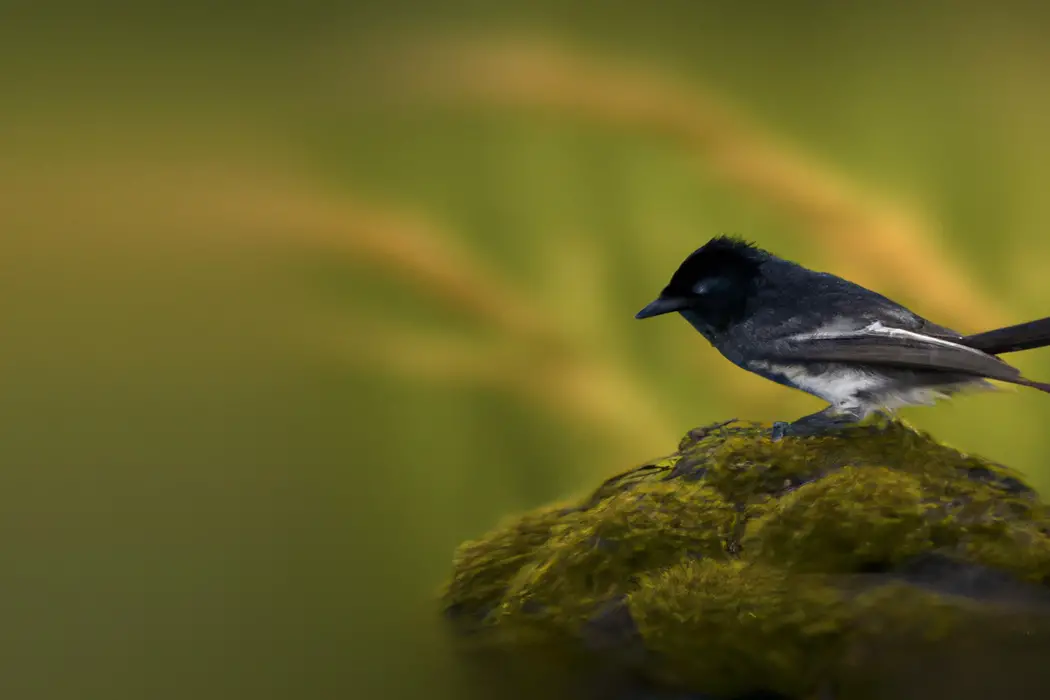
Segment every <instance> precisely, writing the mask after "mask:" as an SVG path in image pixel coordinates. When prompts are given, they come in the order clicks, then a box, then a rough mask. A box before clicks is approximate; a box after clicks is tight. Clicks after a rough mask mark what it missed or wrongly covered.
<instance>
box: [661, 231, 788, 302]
mask: <svg viewBox="0 0 1050 700" xmlns="http://www.w3.org/2000/svg"><path fill="white" fill-rule="evenodd" d="M769 257H770V255H769V253H767V252H765V251H763V250H761V249H760V248H758V247H757V246H755V245H754V244H753V243H750V242H748V241H746V240H744V239H742V238H737V237H734V236H718V237H716V238H712V239H711V240H710V241H708V242H707V243H705V244H704V245H703V246H701V247H700V248H698V249H697V250H695V251H694V252H693V253H692V254H691V255H690V256H689V257H688V258H686V259H685V260H684V261H683V262H682V264H681V265H679V267H678V270H676V271H675V273H674V275H673V276H672V277H671V281H670V283H669V284H668V285H667V289H666V290H665V293H669V294H687V293H689V291H690V290H691V289H692V288H693V286H694V285H695V284H696V283H697V282H700V281H701V280H706V279H712V278H719V277H721V278H727V279H730V280H734V281H736V282H744V281H747V280H750V279H752V278H754V277H755V276H757V275H758V267H759V265H761V264H762V263H763V262H764V261H765V260H768V259H769Z"/></svg>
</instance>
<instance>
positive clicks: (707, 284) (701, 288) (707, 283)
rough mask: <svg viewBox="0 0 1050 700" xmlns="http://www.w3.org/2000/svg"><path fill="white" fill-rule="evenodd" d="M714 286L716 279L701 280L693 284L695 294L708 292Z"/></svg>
mask: <svg viewBox="0 0 1050 700" xmlns="http://www.w3.org/2000/svg"><path fill="white" fill-rule="evenodd" d="M713 286H714V280H711V279H706V280H700V281H699V282H697V283H696V284H694V285H693V294H706V293H707V292H709V291H711V288H712V287H713Z"/></svg>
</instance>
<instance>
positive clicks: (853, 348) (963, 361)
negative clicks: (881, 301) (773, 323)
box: [757, 323, 1021, 382]
mask: <svg viewBox="0 0 1050 700" xmlns="http://www.w3.org/2000/svg"><path fill="white" fill-rule="evenodd" d="M757 354H758V355H759V356H760V357H759V359H763V360H767V361H773V362H845V363H856V364H871V365H888V366H897V367H910V368H913V369H927V370H936V371H941V372H960V373H963V374H971V375H974V376H978V377H987V378H989V379H998V380H1000V381H1005V382H1016V381H1017V380H1018V379H1020V378H1021V372H1020V370H1018V369H1017V368H1015V367H1011V366H1010V365H1008V364H1006V363H1005V362H1003V361H1002V360H1000V359H998V358H997V357H993V356H992V355H988V354H986V353H984V352H981V351H980V350H976V349H974V348H969V347H966V346H965V345H960V344H959V343H958V342H954V341H950V340H946V339H944V338H939V337H936V336H929V335H924V334H922V333H918V332H915V331H908V330H903V329H900V328H890V327H888V326H883V325H882V324H881V323H873V324H871V325H870V326H868V327H866V328H862V329H860V330H850V331H841V332H821V333H809V334H801V335H795V336H789V337H787V338H781V339H779V340H777V341H775V342H772V343H770V344H769V345H768V346H767V347H766V348H764V349H763V350H760V351H759V352H758V353H757Z"/></svg>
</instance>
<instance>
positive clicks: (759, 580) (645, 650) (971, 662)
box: [443, 422, 1050, 700]
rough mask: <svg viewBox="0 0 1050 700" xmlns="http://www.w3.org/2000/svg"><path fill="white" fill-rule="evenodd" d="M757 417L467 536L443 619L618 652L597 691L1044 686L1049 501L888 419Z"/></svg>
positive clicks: (858, 694)
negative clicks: (788, 427) (813, 425)
mask: <svg viewBox="0 0 1050 700" xmlns="http://www.w3.org/2000/svg"><path fill="white" fill-rule="evenodd" d="M768 435H769V432H768V427H767V426H761V425H757V424H742V423H736V422H734V423H731V424H721V425H715V426H709V427H707V428H701V429H697V430H694V431H692V432H691V433H690V434H689V435H688V436H687V437H686V438H685V439H684V440H683V441H682V442H681V444H680V445H679V446H678V450H677V452H676V453H675V454H674V455H672V456H670V457H668V458H664V459H661V460H659V461H656V462H653V463H651V464H646V465H643V466H640V467H638V468H636V469H632V470H630V471H629V472H626V473H624V474H620V475H618V476H616V477H613V478H612V479H609V480H608V481H606V482H605V483H603V484H601V485H600V486H599V487H598V488H597V489H596V490H595V491H594V493H592V494H590V495H588V496H587V497H586V498H582V499H580V500H579V501H578V502H575V503H569V504H562V505H558V506H552V507H548V508H543V509H540V510H538V511H535V512H533V513H529V514H526V515H524V516H522V517H519V518H517V519H515V520H513V521H511V522H509V523H507V524H505V525H503V526H502V527H499V528H497V529H496V530H495V531H493V532H492V533H490V534H488V535H487V536H485V537H483V538H482V539H479V540H477V541H473V542H467V543H465V544H463V545H462V546H461V547H460V548H459V550H458V551H457V553H456V557H455V565H454V573H453V576H452V579H451V581H450V582H449V583H448V585H447V587H446V589H445V591H444V596H443V602H444V607H445V611H446V614H447V617H448V618H449V619H450V621H451V622H452V623H453V626H454V629H456V630H457V631H458V632H459V633H460V634H462V635H464V637H466V638H469V639H470V640H471V641H472V643H473V645H472V646H473V648H475V649H477V648H485V649H487V650H489V651H491V650H493V649H498V650H502V651H504V652H506V653H507V655H509V656H513V657H514V658H515V659H516V660H518V661H521V660H523V659H527V660H528V662H529V663H536V664H540V663H552V662H553V663H558V662H559V661H560V662H562V663H565V664H566V665H567V666H568V665H572V666H574V667H579V666H580V665H581V664H583V665H585V666H586V667H587V668H588V669H594V670H589V671H588V672H589V673H594V674H597V675H598V676H600V675H601V674H603V673H609V672H611V670H615V674H616V677H617V678H618V679H620V680H619V681H618V682H616V683H614V684H612V685H613V687H615V688H617V689H618V691H619V695H617V693H613V692H610V691H608V690H605V691H602V693H600V694H597V695H596V696H598V695H600V696H601V697H643V696H644V697H658V695H654V694H652V693H654V692H656V691H654V690H651V689H657V691H664V692H667V693H678V694H677V695H673V696H672V695H668V696H667V697H691V698H701V697H702V698H743V697H759V696H762V697H766V696H768V697H783V698H798V699H802V698H811V697H812V698H821V700H824V699H825V698H827V699H830V698H846V699H848V698H861V699H867V698H890V697H893V698H898V697H942V696H943V697H949V696H950V697H957V698H970V697H973V698H977V697H981V698H984V697H988V698H993V697H1000V696H1001V697H1007V695H1004V694H1002V692H1001V691H1003V690H1004V689H1005V688H1006V687H1007V686H1008V685H1009V684H1010V683H1015V684H1019V685H1018V687H1023V688H1024V691H1025V692H1028V691H1032V692H1033V693H1035V694H1029V695H1023V694H1022V695H1017V694H1016V693H1017V692H1019V691H1017V690H1015V691H1013V692H1014V693H1015V694H1014V695H1011V696H1010V697H1025V698H1028V697H1032V698H1035V697H1050V671H1045V670H1042V667H1043V666H1047V665H1048V664H1045V663H1042V662H1040V661H1039V660H1040V659H1043V658H1050V656H1047V655H1048V654H1050V586H1048V585H1047V584H1048V582H1050V510H1048V509H1047V507H1046V506H1044V505H1043V504H1042V503H1041V502H1040V500H1039V499H1038V497H1037V495H1036V494H1035V492H1034V491H1033V490H1032V489H1031V488H1030V487H1028V486H1027V485H1026V484H1025V483H1024V480H1023V479H1022V478H1021V477H1020V475H1018V474H1017V473H1015V472H1013V471H1012V470H1010V469H1008V468H1006V467H1004V466H1002V465H999V464H996V463H994V462H991V461H988V460H986V459H981V458H979V457H974V456H970V455H966V454H963V453H960V452H958V451H957V450H954V449H952V448H950V447H948V446H945V445H943V444H941V443H939V442H937V441H936V440H934V439H932V438H930V437H929V436H928V435H925V434H923V433H920V432H917V431H915V430H913V429H911V428H909V427H907V426H905V425H904V424H902V423H899V422H883V423H880V424H877V425H867V426H856V427H853V428H850V429H847V430H844V431H840V432H838V433H835V434H834V435H831V436H825V437H812V438H791V437H789V438H786V439H784V440H781V441H778V442H773V441H772V440H770V439H769V437H768ZM596 677H597V676H596ZM628 680H629V681H630V684H628V682H627V681H628ZM982 684H984V686H987V688H984V686H982ZM1040 684H1041V685H1040ZM642 686H644V687H646V688H648V689H650V690H646V691H645V693H646V694H644V695H643V694H641V691H637V690H627V688H638V687H642ZM931 693H932V695H931ZM949 693H951V694H950V695H949ZM755 694H766V695H755ZM575 695H576V696H577V697H579V696H580V694H579V693H575Z"/></svg>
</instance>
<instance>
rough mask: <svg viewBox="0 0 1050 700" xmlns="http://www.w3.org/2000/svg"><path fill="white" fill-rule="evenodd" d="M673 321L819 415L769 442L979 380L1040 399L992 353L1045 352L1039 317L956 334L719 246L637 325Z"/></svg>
mask: <svg viewBox="0 0 1050 700" xmlns="http://www.w3.org/2000/svg"><path fill="white" fill-rule="evenodd" d="M672 311H673V312H677V313H679V314H681V315H682V316H683V317H684V318H685V319H686V320H687V321H689V323H690V324H692V326H693V327H694V328H696V330H697V331H699V332H700V333H701V334H702V335H703V336H704V337H705V338H707V340H708V341H709V342H710V343H711V344H712V345H713V346H714V347H715V348H716V349H718V351H719V352H721V353H722V354H723V355H724V356H725V357H726V358H727V359H729V360H730V361H731V362H733V363H734V364H736V365H738V366H739V367H742V368H744V369H746V370H748V371H751V372H754V373H756V374H759V375H761V376H763V377H766V378H767V379H771V380H773V381H775V382H778V383H780V384H784V385H786V386H791V387H794V388H796V389H800V390H802V391H805V392H808V393H810V394H813V395H815V396H818V397H820V398H822V399H824V400H826V401H828V402H829V403H830V404H831V405H830V406H829V407H828V408H827V409H825V410H823V411H820V412H819V413H815V414H812V415H809V416H805V417H803V418H800V419H799V420H797V421H795V422H794V423H791V424H787V423H777V424H776V425H775V426H774V434H775V436H777V437H779V436H781V435H784V434H788V433H794V434H805V433H811V432H817V431H820V430H824V429H827V428H832V427H835V426H840V425H843V424H847V423H852V422H855V421H858V420H861V419H863V418H864V417H866V416H867V415H869V414H870V413H872V412H874V411H893V410H894V409H896V408H899V407H901V406H908V405H920V404H930V403H933V402H934V401H936V400H937V399H939V398H944V397H946V396H949V395H951V394H954V393H956V392H958V391H961V390H964V389H970V388H982V387H989V386H990V385H989V384H988V383H987V382H986V381H985V379H995V380H999V381H1003V382H1008V383H1012V384H1020V385H1023V386H1029V387H1033V388H1035V389H1039V390H1041V391H1045V392H1048V393H1050V384H1045V383H1042V382H1035V381H1032V380H1030V379H1027V378H1025V377H1023V376H1022V375H1021V372H1020V371H1019V370H1018V369H1017V368H1015V367H1013V366H1011V365H1009V364H1007V363H1006V362H1004V361H1002V360H1001V359H999V358H998V357H996V355H998V354H1002V353H1007V352H1015V351H1018V350H1029V349H1033V348H1039V347H1045V346H1048V345H1050V318H1045V319H1040V320H1038V321H1031V322H1029V323H1023V324H1019V325H1016V326H1009V327H1007V328H1000V329H997V330H993V331H988V332H986V333H980V334H977V335H971V336H963V335H962V334H960V333H957V332H955V331H953V330H951V329H950V328H946V327H944V326H940V325H937V324H935V323H932V322H930V321H927V320H926V319H924V318H922V317H921V316H919V315H917V314H915V313H913V312H912V311H910V310H908V309H906V308H905V307H903V306H901V305H900V304H897V303H896V302H894V301H892V300H890V299H887V298H886V297H884V296H882V295H881V294H878V293H876V292H873V291H871V290H869V289H865V288H864V287H861V286H860V285H857V284H854V283H852V282H849V281H848V280H844V279H842V278H841V277H836V276H835V275H832V274H828V273H825V272H816V271H813V270H809V269H807V268H805V267H802V266H801V265H798V264H797V263H793V262H790V261H788V260H784V259H781V258H778V257H777V256H775V255H773V254H771V253H769V252H767V251H764V250H762V249H761V248H758V247H757V246H755V245H753V244H750V243H748V242H746V241H743V240H740V239H737V238H731V237H726V236H720V237H717V238H713V239H711V240H710V241H708V243H707V244H705V245H704V246H703V247H701V248H699V249H698V250H696V251H695V252H693V253H692V254H691V255H690V256H689V257H687V258H686V259H685V261H683V262H682V264H681V265H680V266H679V268H678V270H676V271H675V273H674V275H672V277H671V281H670V282H669V283H668V284H667V286H666V287H664V289H663V291H662V292H661V293H660V296H659V297H658V298H657V299H656V300H655V301H653V302H652V303H650V304H649V305H648V306H646V307H645V308H644V309H642V310H641V311H640V312H638V314H637V318H650V317H652V316H658V315H661V314H665V313H670V312H672Z"/></svg>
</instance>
